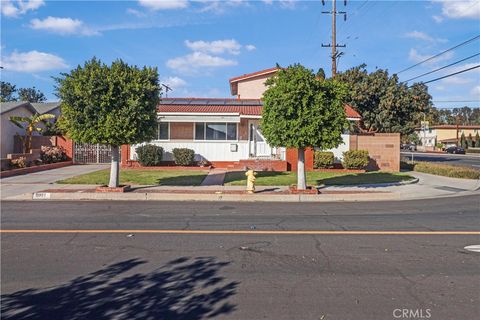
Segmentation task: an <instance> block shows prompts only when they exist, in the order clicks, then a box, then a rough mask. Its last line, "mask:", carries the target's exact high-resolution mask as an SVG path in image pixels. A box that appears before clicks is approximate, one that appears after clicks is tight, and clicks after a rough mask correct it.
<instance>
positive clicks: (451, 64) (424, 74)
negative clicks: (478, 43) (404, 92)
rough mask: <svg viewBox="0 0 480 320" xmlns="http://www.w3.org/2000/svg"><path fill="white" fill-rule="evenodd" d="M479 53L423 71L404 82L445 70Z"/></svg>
mask: <svg viewBox="0 0 480 320" xmlns="http://www.w3.org/2000/svg"><path fill="white" fill-rule="evenodd" d="M479 55H480V53H476V54H474V55H471V56H470V57H467V58H464V59H462V60H458V61H455V62H452V63H450V64H448V65H446V66H443V67H441V68H438V69H435V70H432V71H429V72H426V73H423V74H421V75H419V76H416V77H413V78H410V79H408V80H405V81H403V82H408V81H411V80H414V79H417V78H421V77H423V76H426V75H428V74H431V73H434V72H437V71H440V70H443V69H445V68H448V67H451V66H453V65H456V64H458V63H460V62H463V61H465V60H468V59H471V58H473V57H476V56H479Z"/></svg>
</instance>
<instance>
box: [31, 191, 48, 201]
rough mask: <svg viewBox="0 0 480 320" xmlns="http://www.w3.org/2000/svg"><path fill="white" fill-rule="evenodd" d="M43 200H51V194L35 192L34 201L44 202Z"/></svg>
mask: <svg viewBox="0 0 480 320" xmlns="http://www.w3.org/2000/svg"><path fill="white" fill-rule="evenodd" d="M42 199H50V193H49V192H35V193H34V194H33V200H42Z"/></svg>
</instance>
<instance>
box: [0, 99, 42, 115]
mask: <svg viewBox="0 0 480 320" xmlns="http://www.w3.org/2000/svg"><path fill="white" fill-rule="evenodd" d="M0 106H1V108H0V109H1V114H4V113H5V112H9V111H12V110H14V109H16V108H19V107H22V106H23V107H25V108H27V109H28V110H30V112H32V113H35V112H36V110H35V109H34V108H33V106H32V105H31V104H30V102H28V101H12V102H2V103H1V104H0Z"/></svg>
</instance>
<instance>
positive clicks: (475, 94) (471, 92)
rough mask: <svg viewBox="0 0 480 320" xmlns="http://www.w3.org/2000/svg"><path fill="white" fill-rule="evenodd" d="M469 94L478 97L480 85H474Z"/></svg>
mask: <svg viewBox="0 0 480 320" xmlns="http://www.w3.org/2000/svg"><path fill="white" fill-rule="evenodd" d="M470 94H471V95H472V96H474V97H476V98H477V99H480V86H475V87H473V88H472V90H470Z"/></svg>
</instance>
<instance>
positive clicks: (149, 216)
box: [1, 196, 480, 320]
mask: <svg viewBox="0 0 480 320" xmlns="http://www.w3.org/2000/svg"><path fill="white" fill-rule="evenodd" d="M479 211H480V197H479V196H468V197H450V198H439V199H433V200H421V201H402V202H375V203H364V202H362V203H348V202H345V203H322V204H309V203H304V204H301V205H300V204H293V203H292V204H290V203H287V204H285V203H281V204H279V203H261V204H258V203H204V202H182V203H173V202H128V203H123V202H122V203H119V202H97V201H96V202H88V201H84V202H53V201H52V202H31V201H30V202H2V216H1V222H2V234H1V237H2V239H1V240H2V250H1V258H2V260H1V285H2V292H1V293H2V299H1V307H2V319H323V320H324V319H407V317H406V316H407V315H409V317H408V318H409V319H412V318H416V319H420V316H423V319H476V318H477V317H478V314H480V303H479V302H480V301H479V297H480V289H479V288H480V277H479V275H480V253H476V252H470V251H467V250H465V249H464V247H465V246H467V245H474V244H480V233H479V232H480V218H479V214H480V212H479ZM158 230H169V231H168V233H156V231H158ZM36 231H39V232H36ZM199 231H202V232H204V233H201V234H200V233H198V232H199ZM232 231H233V232H232ZM267 231H270V232H272V233H270V234H265V233H262V232H267ZM287 231H288V232H295V233H292V234H283V233H282V232H287ZM314 231H318V232H319V233H317V234H308V232H314ZM332 231H333V232H342V233H343V234H335V233H328V232H332ZM361 231H363V232H361ZM399 231H402V232H404V233H403V234H401V233H394V232H399ZM447 231H448V232H451V233H450V234H441V233H438V232H447ZM188 232H193V233H188ZM195 232H197V233H195ZM234 232H243V233H234ZM275 232H277V233H275ZM322 232H323V233H322ZM354 232H356V233H354ZM374 232H379V233H377V234H374ZM380 232H384V233H382V234H380ZM415 232H418V233H417V234H415ZM468 232H471V233H470V234H468ZM372 233H373V234H372ZM414 316H415V317H414Z"/></svg>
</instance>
